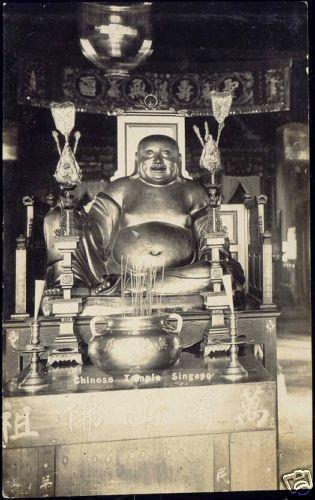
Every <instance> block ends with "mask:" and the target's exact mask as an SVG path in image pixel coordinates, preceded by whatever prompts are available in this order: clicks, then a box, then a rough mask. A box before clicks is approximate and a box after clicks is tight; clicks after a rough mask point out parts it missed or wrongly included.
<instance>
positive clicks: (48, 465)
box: [3, 446, 55, 498]
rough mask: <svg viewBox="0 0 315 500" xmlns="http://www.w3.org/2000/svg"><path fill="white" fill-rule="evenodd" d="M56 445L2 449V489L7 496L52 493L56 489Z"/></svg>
mask: <svg viewBox="0 0 315 500" xmlns="http://www.w3.org/2000/svg"><path fill="white" fill-rule="evenodd" d="M54 454H55V449H54V447H53V446H47V447H37V448H22V449H21V448H17V449H15V450H3V493H4V496H5V497H7V498H34V497H35V498H36V497H52V496H54V492H55V484H54V481H55V458H54Z"/></svg>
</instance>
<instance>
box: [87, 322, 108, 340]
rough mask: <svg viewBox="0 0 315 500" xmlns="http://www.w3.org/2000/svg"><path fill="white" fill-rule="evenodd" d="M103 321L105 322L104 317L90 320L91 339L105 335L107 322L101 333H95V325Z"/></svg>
mask: <svg viewBox="0 0 315 500" xmlns="http://www.w3.org/2000/svg"><path fill="white" fill-rule="evenodd" d="M104 320H107V318H105V317H104V316H95V317H94V318H92V319H91V322H90V330H91V333H92V339H94V337H99V336H100V335H103V334H104V333H106V328H107V321H106V323H105V328H104V329H103V330H102V331H101V332H97V331H96V323H98V322H100V321H104Z"/></svg>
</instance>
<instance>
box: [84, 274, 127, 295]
mask: <svg viewBox="0 0 315 500" xmlns="http://www.w3.org/2000/svg"><path fill="white" fill-rule="evenodd" d="M119 282H120V276H119V275H116V274H110V275H109V276H105V277H104V278H103V280H102V281H101V283H99V284H98V285H97V286H95V287H93V288H91V290H90V293H91V295H109V294H110V293H113V292H114V291H116V290H117V288H118V285H119Z"/></svg>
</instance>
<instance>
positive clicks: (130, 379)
mask: <svg viewBox="0 0 315 500" xmlns="http://www.w3.org/2000/svg"><path fill="white" fill-rule="evenodd" d="M240 360H241V363H242V365H243V366H244V367H245V368H246V369H247V370H248V376H247V378H245V379H243V380H242V381H240V382H237V383H232V382H227V381H226V380H224V379H222V377H221V375H220V373H221V371H222V368H224V366H226V364H227V362H228V357H227V356H226V355H220V356H216V357H215V358H203V357H200V356H197V355H194V354H192V353H187V352H184V353H183V354H182V356H181V358H180V360H179V362H178V363H177V364H176V365H174V366H173V367H172V368H170V369H168V370H164V371H154V372H148V373H146V374H136V375H134V376H131V375H128V374H122V375H118V374H117V375H110V374H105V373H102V372H100V371H98V370H97V369H96V368H95V367H94V366H93V365H85V366H82V367H80V366H71V367H70V366H65V367H60V368H58V367H50V368H49V375H48V377H49V387H48V388H47V389H45V390H42V391H41V393H38V394H36V395H28V394H25V393H23V392H21V391H20V390H19V389H18V385H17V384H18V377H21V376H23V372H22V373H21V374H20V375H19V376H18V377H15V378H13V379H12V380H11V381H10V382H9V383H8V384H7V385H6V390H5V394H4V407H3V411H4V413H3V425H4V432H3V439H4V450H3V455H4V456H3V458H4V476H3V485H4V492H5V495H6V496H8V497H11V498H13V497H14V498H17V497H20V498H21V497H23V498H27V497H38V496H57V497H65V496H69V495H78V496H84V495H85V496H91V495H110V494H111V495H112V494H141V493H146V494H149V493H167V492H168V493H175V492H183V493H184V492H220V491H248V490H275V489H277V487H278V481H277V477H278V474H277V401H276V397H277V396H276V382H275V381H274V380H272V378H271V377H270V375H269V374H268V372H267V371H266V370H265V368H264V367H263V366H262V364H261V363H260V361H259V360H257V359H256V358H255V357H254V356H253V355H252V354H251V353H244V354H243V355H241V357H240Z"/></svg>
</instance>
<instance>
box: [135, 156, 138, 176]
mask: <svg viewBox="0 0 315 500" xmlns="http://www.w3.org/2000/svg"><path fill="white" fill-rule="evenodd" d="M138 168H139V159H138V154H137V153H136V154H135V172H138Z"/></svg>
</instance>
